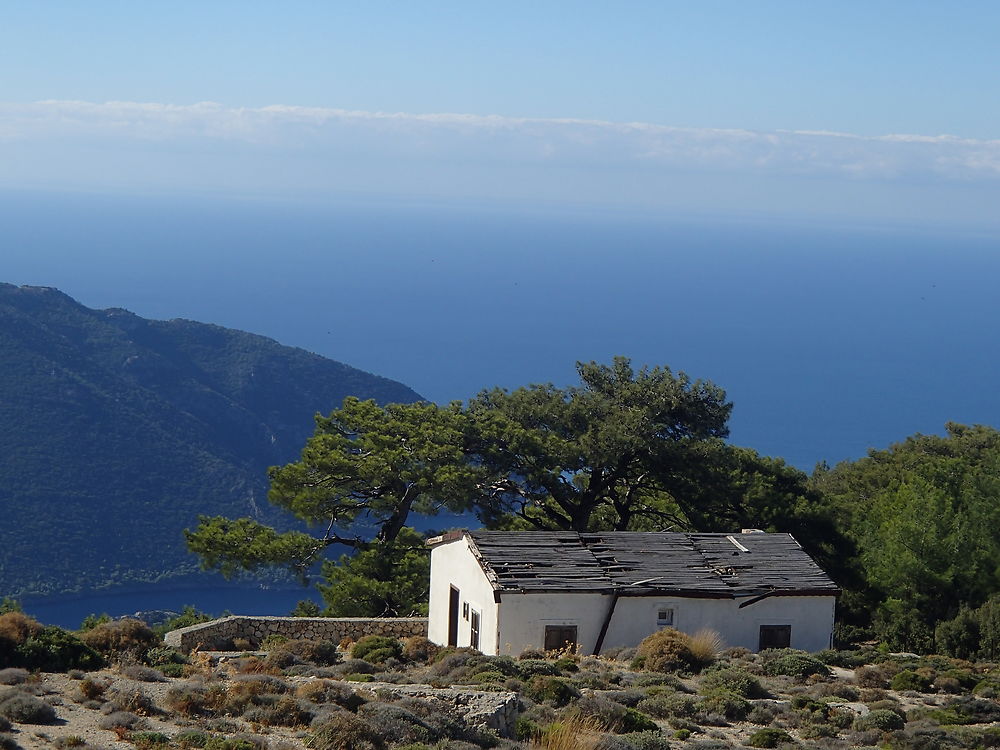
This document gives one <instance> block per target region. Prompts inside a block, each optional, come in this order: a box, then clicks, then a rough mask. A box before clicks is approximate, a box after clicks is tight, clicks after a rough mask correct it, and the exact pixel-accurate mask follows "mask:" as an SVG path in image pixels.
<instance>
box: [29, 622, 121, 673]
mask: <svg viewBox="0 0 1000 750" xmlns="http://www.w3.org/2000/svg"><path fill="white" fill-rule="evenodd" d="M14 660H15V661H16V662H17V666H21V667H25V668H26V669H32V670H38V671H42V672H66V671H68V670H70V669H85V670H93V669H98V668H100V667H101V665H102V664H103V663H104V660H103V659H102V658H101V657H100V656H99V655H98V654H97V653H95V652H94V651H93V649H91V648H89V647H88V646H86V645H85V644H84V643H82V642H81V641H80V639H79V638H77V637H76V636H75V635H73V634H72V633H69V632H67V631H65V630H63V629H62V628H57V627H55V626H50V627H45V628H42V629H41V630H39V631H37V632H35V633H33V634H32V635H30V636H28V637H27V638H26V639H25V640H24V642H23V643H21V644H20V645H19V646H17V648H16V649H14Z"/></svg>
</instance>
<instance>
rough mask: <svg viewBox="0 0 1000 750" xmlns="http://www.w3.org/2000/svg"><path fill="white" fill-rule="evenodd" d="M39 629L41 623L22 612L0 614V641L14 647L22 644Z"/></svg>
mask: <svg viewBox="0 0 1000 750" xmlns="http://www.w3.org/2000/svg"><path fill="white" fill-rule="evenodd" d="M41 629H42V625H41V623H39V622H38V621H37V620H34V619H32V618H31V617H28V616H27V615H26V614H24V613H23V612H17V611H13V612H5V613H3V614H0V640H6V641H9V642H10V643H12V644H14V645H15V646H17V645H19V644H21V643H24V642H25V641H26V640H27V639H28V638H29V637H30V636H32V635H34V634H35V633H38V632H39V631H40V630H41Z"/></svg>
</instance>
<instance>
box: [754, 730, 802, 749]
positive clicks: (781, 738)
mask: <svg viewBox="0 0 1000 750" xmlns="http://www.w3.org/2000/svg"><path fill="white" fill-rule="evenodd" d="M791 742H794V740H793V739H792V737H791V735H790V734H788V732H786V731H785V730H784V729H775V728H774V727H764V728H763V729H758V730H757V731H756V732H754V733H753V734H751V735H750V737H749V738H747V745H749V746H750V747H766V748H773V747H778V745H785V744H788V743H791Z"/></svg>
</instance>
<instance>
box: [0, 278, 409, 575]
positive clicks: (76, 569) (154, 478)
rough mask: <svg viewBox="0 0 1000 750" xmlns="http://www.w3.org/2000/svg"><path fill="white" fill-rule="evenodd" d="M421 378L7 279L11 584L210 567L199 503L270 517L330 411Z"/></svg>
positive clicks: (5, 545)
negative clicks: (397, 377)
mask: <svg viewBox="0 0 1000 750" xmlns="http://www.w3.org/2000/svg"><path fill="white" fill-rule="evenodd" d="M348 395H355V396H358V397H360V398H374V399H376V400H377V401H379V402H383V403H385V402H392V401H415V400H419V398H420V397H419V396H418V394H416V393H415V392H414V391H412V390H410V389H409V388H407V387H406V386H404V385H402V384H400V383H397V382H394V381H391V380H388V379H386V378H381V377H378V376H375V375H371V374H369V373H366V372H362V371H360V370H357V369H355V368H352V367H349V366H347V365H344V364H341V363H339V362H334V361H332V360H328V359H324V358H323V357H320V356H318V355H315V354H311V353H309V352H306V351H303V350H301V349H295V348H291V347H286V346H282V345H280V344H278V343H277V342H275V341H273V340H271V339H268V338H265V337H263V336H256V335H253V334H249V333H244V332H242V331H235V330H230V329H226V328H221V327H219V326H213V325H205V324H202V323H195V322H192V321H187V320H171V321H153V320H145V319H143V318H140V317H138V316H136V315H133V314H132V313H129V312H127V311H125V310H120V309H111V310H91V309H89V308H86V307H84V306H82V305H80V304H79V303H77V302H75V301H74V300H73V299H71V298H70V297H68V296H66V295H65V294H63V293H61V292H59V291H58V290H55V289H50V288H46V287H16V286H12V285H9V284H0V514H2V516H0V594H14V595H21V594H26V593H52V592H57V591H71V590H77V589H87V588H91V587H94V586H98V585H107V584H119V583H134V582H140V581H155V580H162V579H166V578H173V577H178V576H181V575H185V574H187V573H190V572H192V571H194V570H195V564H194V562H193V559H192V558H191V557H190V556H189V555H188V554H187V552H186V551H185V549H184V546H183V540H182V535H181V530H182V529H183V528H185V527H188V526H192V525H194V523H195V522H196V518H197V515H198V514H199V513H211V514H216V513H217V514H225V515H234V516H243V515H251V516H257V517H261V518H263V519H266V518H267V514H268V513H269V512H270V508H269V506H268V504H267V502H266V499H265V495H266V491H267V478H266V475H265V472H266V469H267V467H268V466H271V465H275V464H280V463H285V462H288V461H290V460H293V459H295V458H297V457H298V454H299V451H300V450H301V448H302V446H303V444H304V443H305V441H306V438H307V437H308V436H309V435H311V434H312V432H313V427H314V423H313V416H314V414H315V413H316V412H324V413H326V412H329V411H330V410H331V409H333V408H334V407H337V406H339V405H340V403H341V402H342V400H343V399H344V397H345V396H348Z"/></svg>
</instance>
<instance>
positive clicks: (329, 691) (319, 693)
mask: <svg viewBox="0 0 1000 750" xmlns="http://www.w3.org/2000/svg"><path fill="white" fill-rule="evenodd" d="M295 694H296V695H297V696H298V697H299V698H302V699H304V700H307V701H309V702H311V703H316V704H322V703H334V704H336V705H338V706H342V707H343V708H346V709H347V710H348V711H357V710H358V707H359V706H361V705H363V704H364V703H365V699H364V698H362V697H361V696H360V695H358V694H357V693H355V692H354V691H353V690H351V688H349V687H348V686H347V685H344V684H341V683H339V682H332V681H331V680H316V681H315V682H307V683H305V684H303V685H300V686H299V687H298V689H297V690H296V691H295Z"/></svg>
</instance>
